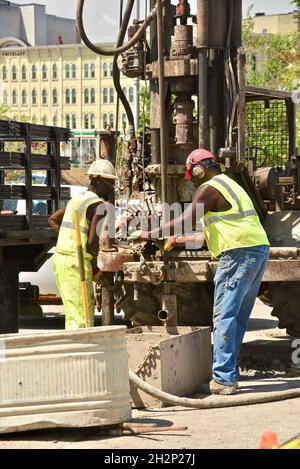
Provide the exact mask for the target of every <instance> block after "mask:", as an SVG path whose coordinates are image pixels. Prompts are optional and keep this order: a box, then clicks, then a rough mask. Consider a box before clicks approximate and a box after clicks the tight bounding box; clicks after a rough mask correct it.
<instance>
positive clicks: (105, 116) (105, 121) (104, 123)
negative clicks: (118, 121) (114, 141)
mask: <svg viewBox="0 0 300 469" xmlns="http://www.w3.org/2000/svg"><path fill="white" fill-rule="evenodd" d="M102 124H103V128H105V126H106V125H107V124H108V121H107V114H103V117H102Z"/></svg>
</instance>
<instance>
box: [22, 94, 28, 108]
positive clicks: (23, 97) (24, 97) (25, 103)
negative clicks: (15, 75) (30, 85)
mask: <svg viewBox="0 0 300 469" xmlns="http://www.w3.org/2000/svg"><path fill="white" fill-rule="evenodd" d="M26 105H27V91H26V90H22V106H26Z"/></svg>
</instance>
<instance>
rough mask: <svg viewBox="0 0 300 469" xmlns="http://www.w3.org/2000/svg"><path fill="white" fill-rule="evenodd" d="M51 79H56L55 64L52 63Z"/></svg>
mask: <svg viewBox="0 0 300 469" xmlns="http://www.w3.org/2000/svg"><path fill="white" fill-rule="evenodd" d="M52 80H57V65H56V64H53V65H52Z"/></svg>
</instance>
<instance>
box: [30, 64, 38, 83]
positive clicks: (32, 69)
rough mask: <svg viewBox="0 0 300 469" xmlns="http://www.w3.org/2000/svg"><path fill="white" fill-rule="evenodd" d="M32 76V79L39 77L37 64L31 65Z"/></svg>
mask: <svg viewBox="0 0 300 469" xmlns="http://www.w3.org/2000/svg"><path fill="white" fill-rule="evenodd" d="M31 78H32V80H36V78H37V69H36V65H32V67H31Z"/></svg>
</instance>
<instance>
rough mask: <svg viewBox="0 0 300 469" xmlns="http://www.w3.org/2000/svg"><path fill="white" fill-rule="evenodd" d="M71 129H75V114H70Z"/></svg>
mask: <svg viewBox="0 0 300 469" xmlns="http://www.w3.org/2000/svg"><path fill="white" fill-rule="evenodd" d="M72 129H76V114H72Z"/></svg>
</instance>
